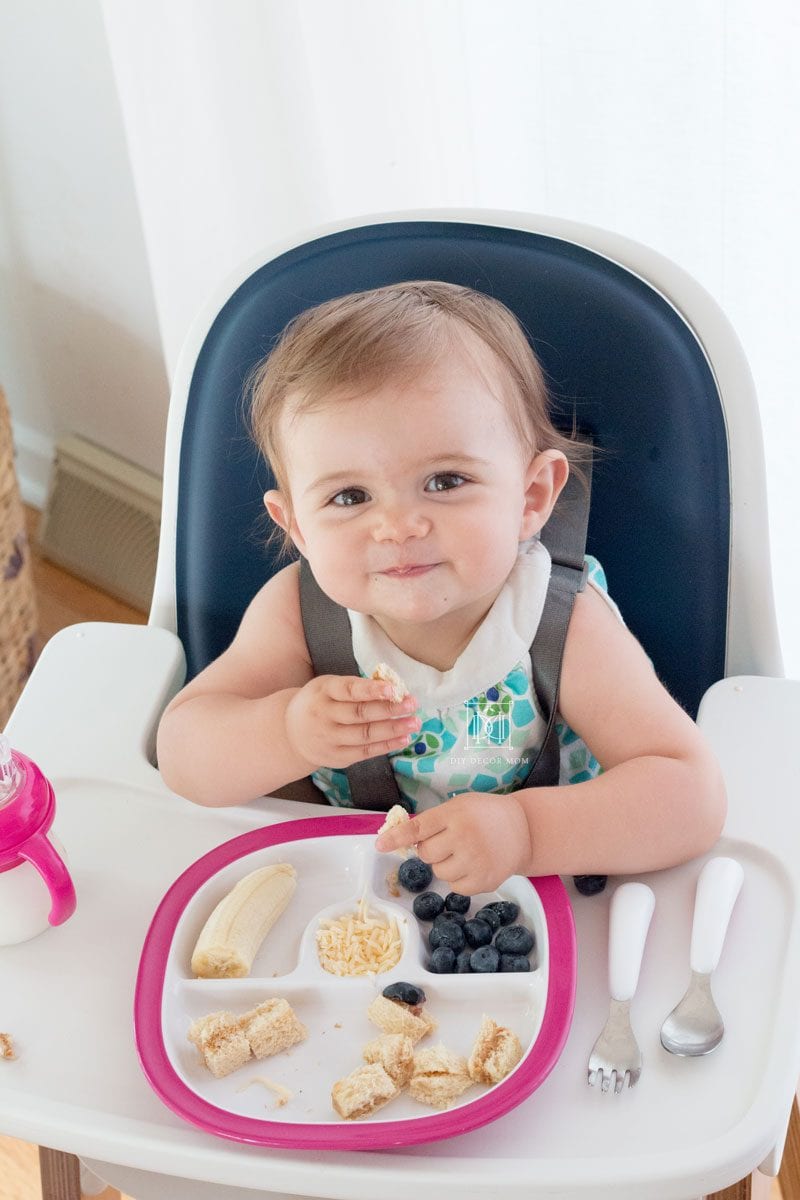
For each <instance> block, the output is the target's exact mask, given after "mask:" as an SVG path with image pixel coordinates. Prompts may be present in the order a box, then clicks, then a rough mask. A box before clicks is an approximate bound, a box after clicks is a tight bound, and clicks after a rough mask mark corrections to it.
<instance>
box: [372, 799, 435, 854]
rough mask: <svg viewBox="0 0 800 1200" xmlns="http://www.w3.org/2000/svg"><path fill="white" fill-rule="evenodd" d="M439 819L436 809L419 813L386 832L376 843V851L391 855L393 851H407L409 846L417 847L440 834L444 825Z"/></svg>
mask: <svg viewBox="0 0 800 1200" xmlns="http://www.w3.org/2000/svg"><path fill="white" fill-rule="evenodd" d="M437 818H438V811H437V810H436V809H428V810H426V811H425V812H421V813H418V814H417V816H415V817H411V818H410V819H409V820H408V821H403V823H402V824H401V825H394V826H393V827H392V828H391V829H386V830H384V832H383V833H382V834H381V835H380V837H379V838H378V840H377V841H376V842H375V849H376V850H379V851H380V852H381V853H382V854H389V853H391V851H392V850H405V849H406V848H407V847H409V846H417V845H419V844H420V843H421V842H424V841H425V840H426V838H429V837H432V836H433V835H434V834H435V833H439V832H440V830H441V828H442V824H441V821H440V820H438V819H437Z"/></svg>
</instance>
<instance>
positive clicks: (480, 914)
mask: <svg viewBox="0 0 800 1200" xmlns="http://www.w3.org/2000/svg"><path fill="white" fill-rule="evenodd" d="M475 919H476V920H477V921H485V922H486V924H487V925H489V926H490V927H491V929H492V931H493V932H494V933H497V930H498V929H499V928H500V916H499V914H498V912H497V909H496V908H492V906H491V905H490V904H485V905H484V907H483V908H479V909H478V911H477V912H476V913H475Z"/></svg>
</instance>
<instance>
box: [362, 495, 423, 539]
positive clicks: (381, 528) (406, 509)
mask: <svg viewBox="0 0 800 1200" xmlns="http://www.w3.org/2000/svg"><path fill="white" fill-rule="evenodd" d="M429 530H430V521H429V520H428V518H427V517H425V516H424V515H423V514H422V513H421V512H419V511H418V510H417V509H416V508H414V507H411V506H408V505H402V504H395V505H391V506H389V505H384V506H383V507H382V508H381V511H380V513H379V514H377V520H376V522H375V530H374V532H375V537H376V538H377V539H378V540H379V541H400V540H402V539H404V538H408V537H424V535H425V534H426V533H428V531H429Z"/></svg>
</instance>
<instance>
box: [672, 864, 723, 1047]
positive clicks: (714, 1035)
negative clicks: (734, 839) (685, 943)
mask: <svg viewBox="0 0 800 1200" xmlns="http://www.w3.org/2000/svg"><path fill="white" fill-rule="evenodd" d="M743 879H744V871H743V870H742V868H741V865H740V864H739V863H738V862H736V860H735V859H733V858H712V859H709V861H708V862H707V863H706V865H705V866H704V867H703V869H702V871H701V872H700V877H699V879H698V880H697V893H696V895H695V901H694V920H693V922H692V945H691V950H690V953H689V966H690V967H691V971H692V975H691V979H690V981H689V987H688V990H687V992H686V995H685V996H684V997H683V999H682V1000H681V1002H680V1004H678V1005H677V1006H676V1007H675V1008H674V1009H673V1010H672V1012H671V1013H670V1014H669V1016H668V1017H667V1019H666V1021H665V1022H664V1024H663V1025H662V1026H661V1045H662V1046H663V1047H664V1049H665V1050H669V1052H670V1054H680V1055H682V1056H685V1057H692V1058H694V1057H696V1056H697V1055H700V1054H708V1053H709V1052H710V1051H711V1050H713V1049H714V1047H715V1046H718V1045H719V1043H720V1042H721V1041H722V1035H723V1033H724V1032H725V1026H724V1024H723V1021H722V1017H721V1015H720V1012H719V1009H718V1008H717V1006H716V1004H715V1003H714V997H713V996H712V995H711V973H712V971H714V969H715V968H716V966H717V963H718V962H719V958H720V954H721V953H722V946H723V943H724V941H725V934H726V933H727V931H728V923H729V922H730V919H731V913H732V912H733V906H734V904H735V903H736V897H737V896H738V895H739V891H740V889H741V886H742V880H743Z"/></svg>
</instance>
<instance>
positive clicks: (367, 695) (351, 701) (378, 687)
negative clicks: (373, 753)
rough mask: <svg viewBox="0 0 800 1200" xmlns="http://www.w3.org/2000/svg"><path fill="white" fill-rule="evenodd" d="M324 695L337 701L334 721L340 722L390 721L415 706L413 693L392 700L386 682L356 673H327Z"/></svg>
mask: <svg viewBox="0 0 800 1200" xmlns="http://www.w3.org/2000/svg"><path fill="white" fill-rule="evenodd" d="M326 684H327V687H326V690H327V693H328V696H329V697H330V698H331V699H332V700H335V701H336V702H337V712H336V718H335V719H336V720H337V721H340V722H342V723H343V724H361V723H365V722H367V721H380V720H384V721H385V720H393V719H396V718H397V717H402V716H408V715H409V714H410V713H413V712H414V711H415V710H416V708H417V702H416V700H415V699H414V697H413V696H405V697H404V698H403V699H402V700H393V699H392V696H393V695H394V691H393V688H392V685H391V684H390V683H384V682H382V681H381V680H380V679H362V678H361V677H360V676H358V675H329V676H327V679H326Z"/></svg>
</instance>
